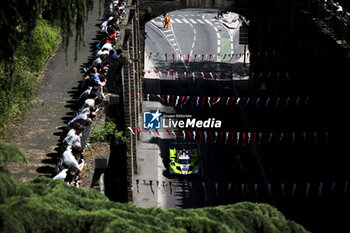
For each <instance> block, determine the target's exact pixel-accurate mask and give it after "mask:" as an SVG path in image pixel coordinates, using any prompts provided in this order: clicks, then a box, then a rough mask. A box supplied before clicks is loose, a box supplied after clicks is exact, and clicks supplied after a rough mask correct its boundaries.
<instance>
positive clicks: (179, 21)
mask: <svg viewBox="0 0 350 233" xmlns="http://www.w3.org/2000/svg"><path fill="white" fill-rule="evenodd" d="M174 21H176V22H177V23H182V21H181V20H179V19H174Z"/></svg>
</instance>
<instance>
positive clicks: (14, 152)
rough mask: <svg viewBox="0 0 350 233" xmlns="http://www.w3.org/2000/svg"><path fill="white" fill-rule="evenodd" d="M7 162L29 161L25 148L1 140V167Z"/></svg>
mask: <svg viewBox="0 0 350 233" xmlns="http://www.w3.org/2000/svg"><path fill="white" fill-rule="evenodd" d="M7 162H17V163H21V162H25V163H28V157H27V154H26V153H25V152H24V151H23V150H21V149H19V148H17V147H15V146H12V145H11V144H8V143H4V142H1V141H0V167H3V166H4V165H5V163H7Z"/></svg>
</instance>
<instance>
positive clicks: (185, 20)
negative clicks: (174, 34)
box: [182, 18, 190, 23]
mask: <svg viewBox="0 0 350 233" xmlns="http://www.w3.org/2000/svg"><path fill="white" fill-rule="evenodd" d="M182 21H184V22H185V23H190V22H188V20H187V19H185V18H183V19H182Z"/></svg>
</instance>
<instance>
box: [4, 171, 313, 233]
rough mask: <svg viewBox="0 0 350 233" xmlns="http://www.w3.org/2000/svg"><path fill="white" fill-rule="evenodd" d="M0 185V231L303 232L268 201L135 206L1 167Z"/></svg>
mask: <svg viewBox="0 0 350 233" xmlns="http://www.w3.org/2000/svg"><path fill="white" fill-rule="evenodd" d="M0 190H1V191H0V232H56V231H59V232H123V233H125V232H249V233H253V232H283V233H288V232H307V231H306V230H305V229H304V228H303V227H302V226H301V225H299V224H297V223H295V222H294V221H291V220H287V219H286V218H285V217H284V215H283V214H282V213H280V212H279V211H278V210H277V209H276V208H274V207H272V206H270V205H268V204H256V203H250V202H242V203H237V204H234V205H227V206H217V207H207V208H200V209H169V210H162V209H159V208H141V207H136V206H134V205H132V204H123V203H117V202H112V201H109V200H108V199H107V197H106V196H104V195H103V194H101V193H99V192H97V191H94V190H84V189H81V188H76V187H72V186H68V185H67V184H65V183H64V182H62V181H58V180H51V179H49V178H47V177H39V178H37V179H35V180H34V181H33V182H31V183H27V184H23V183H19V182H17V181H16V180H15V179H14V178H13V176H12V175H11V174H9V173H8V172H6V171H4V170H0Z"/></svg>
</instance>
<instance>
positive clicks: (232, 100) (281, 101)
mask: <svg viewBox="0 0 350 233" xmlns="http://www.w3.org/2000/svg"><path fill="white" fill-rule="evenodd" d="M133 96H134V98H139V99H142V100H143V101H157V102H160V103H161V104H163V105H167V106H174V107H180V108H183V107H197V108H199V107H200V108H203V107H209V108H211V107H231V108H232V107H255V108H262V107H276V108H278V107H306V106H310V105H311V104H312V101H313V99H311V98H310V97H309V96H276V97H246V96H241V97H238V96H180V95H160V94H141V95H140V93H133Z"/></svg>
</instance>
